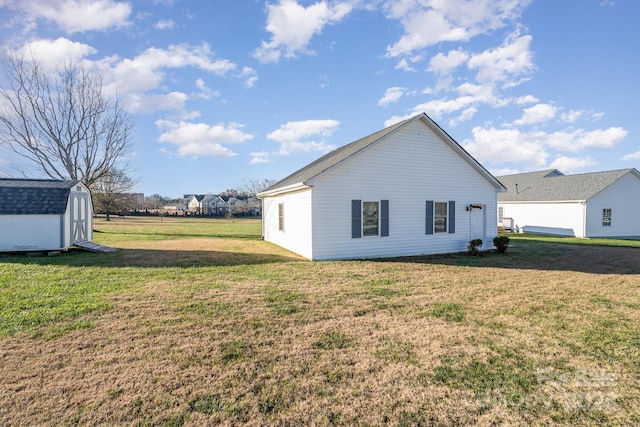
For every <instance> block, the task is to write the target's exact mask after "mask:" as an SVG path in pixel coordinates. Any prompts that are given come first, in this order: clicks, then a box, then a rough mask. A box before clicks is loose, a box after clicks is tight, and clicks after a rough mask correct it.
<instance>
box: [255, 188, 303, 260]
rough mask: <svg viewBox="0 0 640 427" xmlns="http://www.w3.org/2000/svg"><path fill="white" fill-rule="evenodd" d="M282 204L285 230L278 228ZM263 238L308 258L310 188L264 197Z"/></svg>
mask: <svg viewBox="0 0 640 427" xmlns="http://www.w3.org/2000/svg"><path fill="white" fill-rule="evenodd" d="M281 205H282V206H283V215H284V220H285V221H286V222H285V223H284V224H283V225H284V227H285V231H284V232H283V231H280V230H279V224H280V206H281ZM262 224H263V230H262V232H263V235H264V239H265V240H267V241H269V242H272V243H275V244H276V245H278V246H282V247H283V248H285V249H288V250H290V251H292V252H295V253H298V254H300V255H302V256H304V257H306V258H311V257H312V253H311V191H310V190H303V191H297V192H293V193H286V194H283V195H280V196H275V197H265V198H264V199H263V212H262Z"/></svg>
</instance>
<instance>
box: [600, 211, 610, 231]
mask: <svg viewBox="0 0 640 427" xmlns="http://www.w3.org/2000/svg"><path fill="white" fill-rule="evenodd" d="M602 225H603V226H604V227H610V226H611V209H602Z"/></svg>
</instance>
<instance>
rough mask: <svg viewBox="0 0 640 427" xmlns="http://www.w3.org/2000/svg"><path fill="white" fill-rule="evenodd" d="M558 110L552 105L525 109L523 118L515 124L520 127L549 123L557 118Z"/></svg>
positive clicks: (540, 105) (539, 105) (538, 105)
mask: <svg viewBox="0 0 640 427" xmlns="http://www.w3.org/2000/svg"><path fill="white" fill-rule="evenodd" d="M556 111H557V108H556V107H554V106H553V105H551V104H537V105H534V106H533V107H529V108H525V109H524V111H523V114H522V117H521V118H520V119H518V120H516V121H514V122H513V123H514V124H516V125H518V126H520V125H532V124H536V123H541V122H547V121H549V120H551V119H553V118H554V117H555V116H556Z"/></svg>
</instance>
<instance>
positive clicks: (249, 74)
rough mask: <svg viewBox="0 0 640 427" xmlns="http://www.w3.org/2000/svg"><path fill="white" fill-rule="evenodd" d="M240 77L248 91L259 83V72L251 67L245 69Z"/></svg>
mask: <svg viewBox="0 0 640 427" xmlns="http://www.w3.org/2000/svg"><path fill="white" fill-rule="evenodd" d="M238 77H239V78H240V79H244V87H246V88H247V89H251V88H253V87H254V86H255V85H256V83H257V82H258V72H257V71H256V70H255V69H253V68H251V67H243V68H242V72H241V73H240V75H239V76H238Z"/></svg>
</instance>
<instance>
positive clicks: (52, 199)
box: [0, 178, 79, 215]
mask: <svg viewBox="0 0 640 427" xmlns="http://www.w3.org/2000/svg"><path fill="white" fill-rule="evenodd" d="M78 182H79V181H59V180H52V179H8V178H0V215H61V214H64V212H65V210H66V208H67V201H68V200H69V191H70V190H71V188H72V187H73V186H74V185H76V184H77V183H78Z"/></svg>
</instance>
